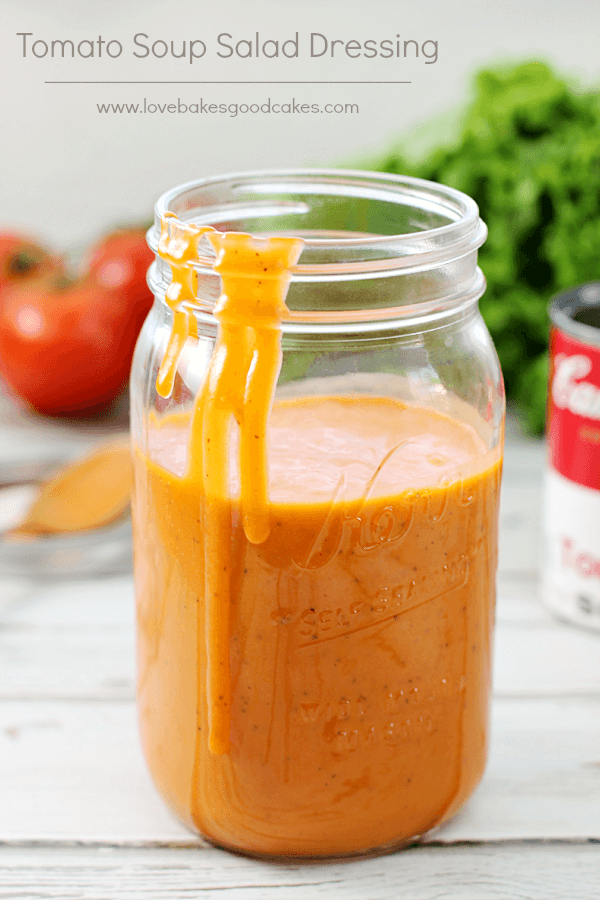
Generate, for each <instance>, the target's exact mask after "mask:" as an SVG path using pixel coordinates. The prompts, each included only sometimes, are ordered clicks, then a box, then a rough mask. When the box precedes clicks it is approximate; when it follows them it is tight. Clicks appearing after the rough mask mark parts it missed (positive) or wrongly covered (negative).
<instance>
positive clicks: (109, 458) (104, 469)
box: [3, 438, 131, 540]
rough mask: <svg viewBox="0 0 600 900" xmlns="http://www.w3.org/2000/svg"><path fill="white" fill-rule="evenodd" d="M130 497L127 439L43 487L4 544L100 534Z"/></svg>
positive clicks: (97, 452)
mask: <svg viewBox="0 0 600 900" xmlns="http://www.w3.org/2000/svg"><path fill="white" fill-rule="evenodd" d="M130 493H131V455H130V446H129V439H128V438H123V439H120V440H115V441H110V442H108V443H105V444H102V445H101V446H99V447H97V448H96V450H94V451H93V452H92V453H90V454H89V455H88V456H86V457H84V459H82V460H79V461H77V462H74V463H70V464H69V465H67V466H65V467H64V468H62V469H60V470H59V471H58V472H57V473H56V474H55V475H54V476H53V477H52V478H50V479H49V480H48V481H46V482H44V483H42V484H41V485H40V488H39V492H38V494H37V496H36V497H35V498H34V500H33V503H32V504H31V506H30V507H29V509H28V511H27V512H26V513H25V516H24V517H23V518H22V519H21V521H20V522H18V524H16V525H14V526H13V527H12V528H10V529H9V530H8V531H6V532H5V533H4V535H3V538H4V539H9V540H10V539H15V540H20V539H27V538H32V537H41V536H43V535H59V534H72V533H74V532H81V531H92V530H95V529H97V528H103V527H105V526H106V525H110V524H111V523H113V522H115V521H117V520H118V519H119V518H121V516H123V515H124V513H125V512H126V510H127V507H128V506H129V499H130Z"/></svg>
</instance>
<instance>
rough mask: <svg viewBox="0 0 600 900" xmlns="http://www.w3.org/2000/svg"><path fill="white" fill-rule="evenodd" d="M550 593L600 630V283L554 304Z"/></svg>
mask: <svg viewBox="0 0 600 900" xmlns="http://www.w3.org/2000/svg"><path fill="white" fill-rule="evenodd" d="M549 313H550V319H551V329H550V378H549V389H548V417H547V442H548V461H547V466H546V472H545V484H544V519H543V521H544V551H545V553H544V556H545V558H544V566H543V576H542V583H543V599H544V602H545V604H546V605H547V606H548V608H549V609H550V610H551V611H552V612H554V613H555V614H556V615H558V616H559V617H560V618H562V619H565V620H567V621H569V622H573V623H575V624H577V625H581V626H584V627H585V628H588V629H591V630H594V631H600V282H592V283H589V284H583V285H580V286H579V287H576V288H574V289H572V290H569V291H565V292H564V293H561V294H559V295H558V296H557V297H556V298H555V300H554V301H553V303H552V304H551V306H550V310H549Z"/></svg>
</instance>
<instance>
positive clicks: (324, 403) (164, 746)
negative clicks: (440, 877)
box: [132, 171, 504, 856]
mask: <svg viewBox="0 0 600 900" xmlns="http://www.w3.org/2000/svg"><path fill="white" fill-rule="evenodd" d="M484 238H485V227H484V226H483V225H482V223H481V222H480V220H479V217H478V214H477V208H476V206H475V204H474V203H473V202H472V201H471V200H469V198H467V197H465V196H464V195H462V194H459V193H458V192H456V191H453V190H450V189H449V188H444V187H442V186H439V185H433V184H429V183H427V182H420V181H417V180H414V179H408V178H396V177H389V176H381V175H373V174H370V173H358V172H357V173H349V172H342V171H335V172H327V171H300V172H276V173H268V172H267V173H255V174H250V175H241V176H228V177H225V178H220V179H213V180H210V181H204V182H197V183H194V184H190V185H186V186H184V187H182V188H179V189H177V190H175V191H173V192H171V193H169V194H167V195H165V196H164V197H163V198H161V200H160V201H159V203H158V204H157V228H156V230H155V232H154V234H153V235H152V234H151V236H150V241H151V244H153V245H154V246H155V249H156V250H157V253H158V260H157V263H156V264H155V266H154V267H153V270H151V276H150V280H151V284H152V286H153V288H154V291H155V293H156V295H157V302H156V303H155V307H154V310H153V312H152V314H151V316H150V317H149V319H148V321H147V323H146V326H145V328H144V332H143V333H142V336H141V339H140V342H139V344H138V348H137V350H136V358H135V361H134V371H133V378H132V434H133V443H134V460H135V490H134V532H135V578H136V593H137V605H138V698H139V711H140V722H141V732H142V741H143V746H144V751H145V754H146V759H147V761H148V765H149V768H150V771H151V773H152V775H153V777H154V780H155V783H156V785H157V787H158V789H159V791H160V792H161V794H162V796H163V797H164V798H165V800H166V801H167V803H168V804H169V805H170V806H171V808H172V809H173V810H174V811H175V813H176V814H177V815H178V816H179V817H180V818H181V819H182V820H183V821H184V822H185V823H186V824H187V825H188V826H189V827H190V828H192V829H194V830H196V831H198V832H200V833H201V834H202V835H204V836H205V837H207V838H208V839H209V840H212V841H214V842H215V843H217V844H219V845H221V846H224V847H228V848H231V849H236V850H241V851H244V852H247V853H252V854H257V855H264V856H290V855H291V856H342V855H357V854H364V853H369V852H374V851H383V850H389V849H392V848H394V847H398V846H401V845H403V844H405V843H407V842H409V841H413V840H414V839H415V838H417V837H419V836H421V835H423V834H425V833H427V832H428V831H430V830H431V829H432V828H434V827H435V826H436V825H438V824H439V823H440V822H442V821H444V820H445V819H447V818H448V817H449V816H451V815H452V814H453V813H454V812H456V810H457V809H458V808H459V807H460V806H461V805H462V803H463V802H464V801H465V800H466V798H467V797H468V796H469V794H470V793H471V792H472V791H473V789H474V788H475V786H476V785H477V783H478V781H479V779H480V778H481V775H482V773H483V769H484V765H485V758H486V749H487V719H488V697H489V688H490V650H491V636H492V627H493V612H494V598H495V573H496V559H497V519H498V492H499V484H500V468H501V454H502V438H503V416H504V402H503V391H502V381H501V375H500V371H499V367H498V363H497V359H496V356H495V353H494V350H493V347H492V344H491V341H490V339H489V335H488V334H487V331H486V329H485V326H484V324H483V322H482V320H481V317H480V315H479V313H478V310H477V299H478V297H479V296H480V295H481V293H482V291H483V286H484V285H483V278H482V276H481V273H480V271H479V269H478V268H477V265H476V257H477V247H478V246H480V244H481V243H482V241H483V240H484Z"/></svg>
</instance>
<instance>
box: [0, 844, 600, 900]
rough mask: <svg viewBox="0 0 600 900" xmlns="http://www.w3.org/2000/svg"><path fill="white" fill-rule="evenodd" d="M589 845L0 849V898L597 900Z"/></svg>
mask: <svg viewBox="0 0 600 900" xmlns="http://www.w3.org/2000/svg"><path fill="white" fill-rule="evenodd" d="M599 864H600V847H599V846H598V845H593V844H583V845H575V846H565V845H562V844H550V845H544V844H541V845H527V844H517V845H516V846H498V847H482V846H473V847H466V846H457V847H437V848H435V850H434V849H433V848H423V847H416V848H413V849H410V850H404V851H402V852H400V853H397V854H394V855H392V856H387V857H384V858H380V859H367V860H357V861H347V862H343V863H339V862H338V863H326V864H322V863H302V864H298V863H293V862H291V863H287V864H281V863H264V862H260V861H257V860H252V859H244V858H243V857H238V856H233V855H231V854H226V853H223V852H221V851H219V850H216V849H212V848H207V849H203V850H195V849H185V850H184V849H173V848H170V849H160V848H155V849H152V850H150V849H147V850H144V849H123V848H113V847H101V848H92V847H73V848H63V847H58V848H0V900H17V898H19V900H22V898H23V897H27V898H40V900H115V898H127V900H189V898H190V897H194V898H196V897H197V898H202V900H224V898H226V900H273V898H274V897H282V898H285V900H300V898H302V900H305V898H307V897H311V898H312V897H315V898H321V897H323V898H327V897H328V898H336V900H395V898H398V900H448V898H452V900H506V898H516V900H598V898H600V879H599V877H598V873H599Z"/></svg>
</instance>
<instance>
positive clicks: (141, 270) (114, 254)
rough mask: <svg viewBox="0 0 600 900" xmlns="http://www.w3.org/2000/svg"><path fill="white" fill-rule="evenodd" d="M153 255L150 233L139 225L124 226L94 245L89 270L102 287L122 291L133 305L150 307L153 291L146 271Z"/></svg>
mask: <svg viewBox="0 0 600 900" xmlns="http://www.w3.org/2000/svg"><path fill="white" fill-rule="evenodd" d="M153 259H154V254H153V253H152V251H151V250H150V248H149V247H148V245H147V243H146V233H145V232H144V231H142V230H141V229H137V228H124V229H121V230H119V231H114V232H113V233H112V234H109V235H107V237H105V238H104V239H103V240H102V241H100V243H99V244H97V245H96V246H95V247H94V248H93V249H92V253H91V257H90V262H89V273H90V275H91V276H92V277H93V278H94V279H95V281H96V283H97V284H98V285H99V286H100V287H103V288H107V289H109V290H117V291H120V292H121V293H123V294H124V295H126V296H127V297H128V299H129V302H130V304H131V305H132V306H135V307H137V306H138V304H139V305H140V306H141V307H144V308H145V309H146V311H147V310H148V309H149V308H150V306H151V304H152V295H151V293H150V290H149V288H148V285H147V283H146V273H147V272H148V268H149V266H150V264H151V262H152V261H153Z"/></svg>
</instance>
